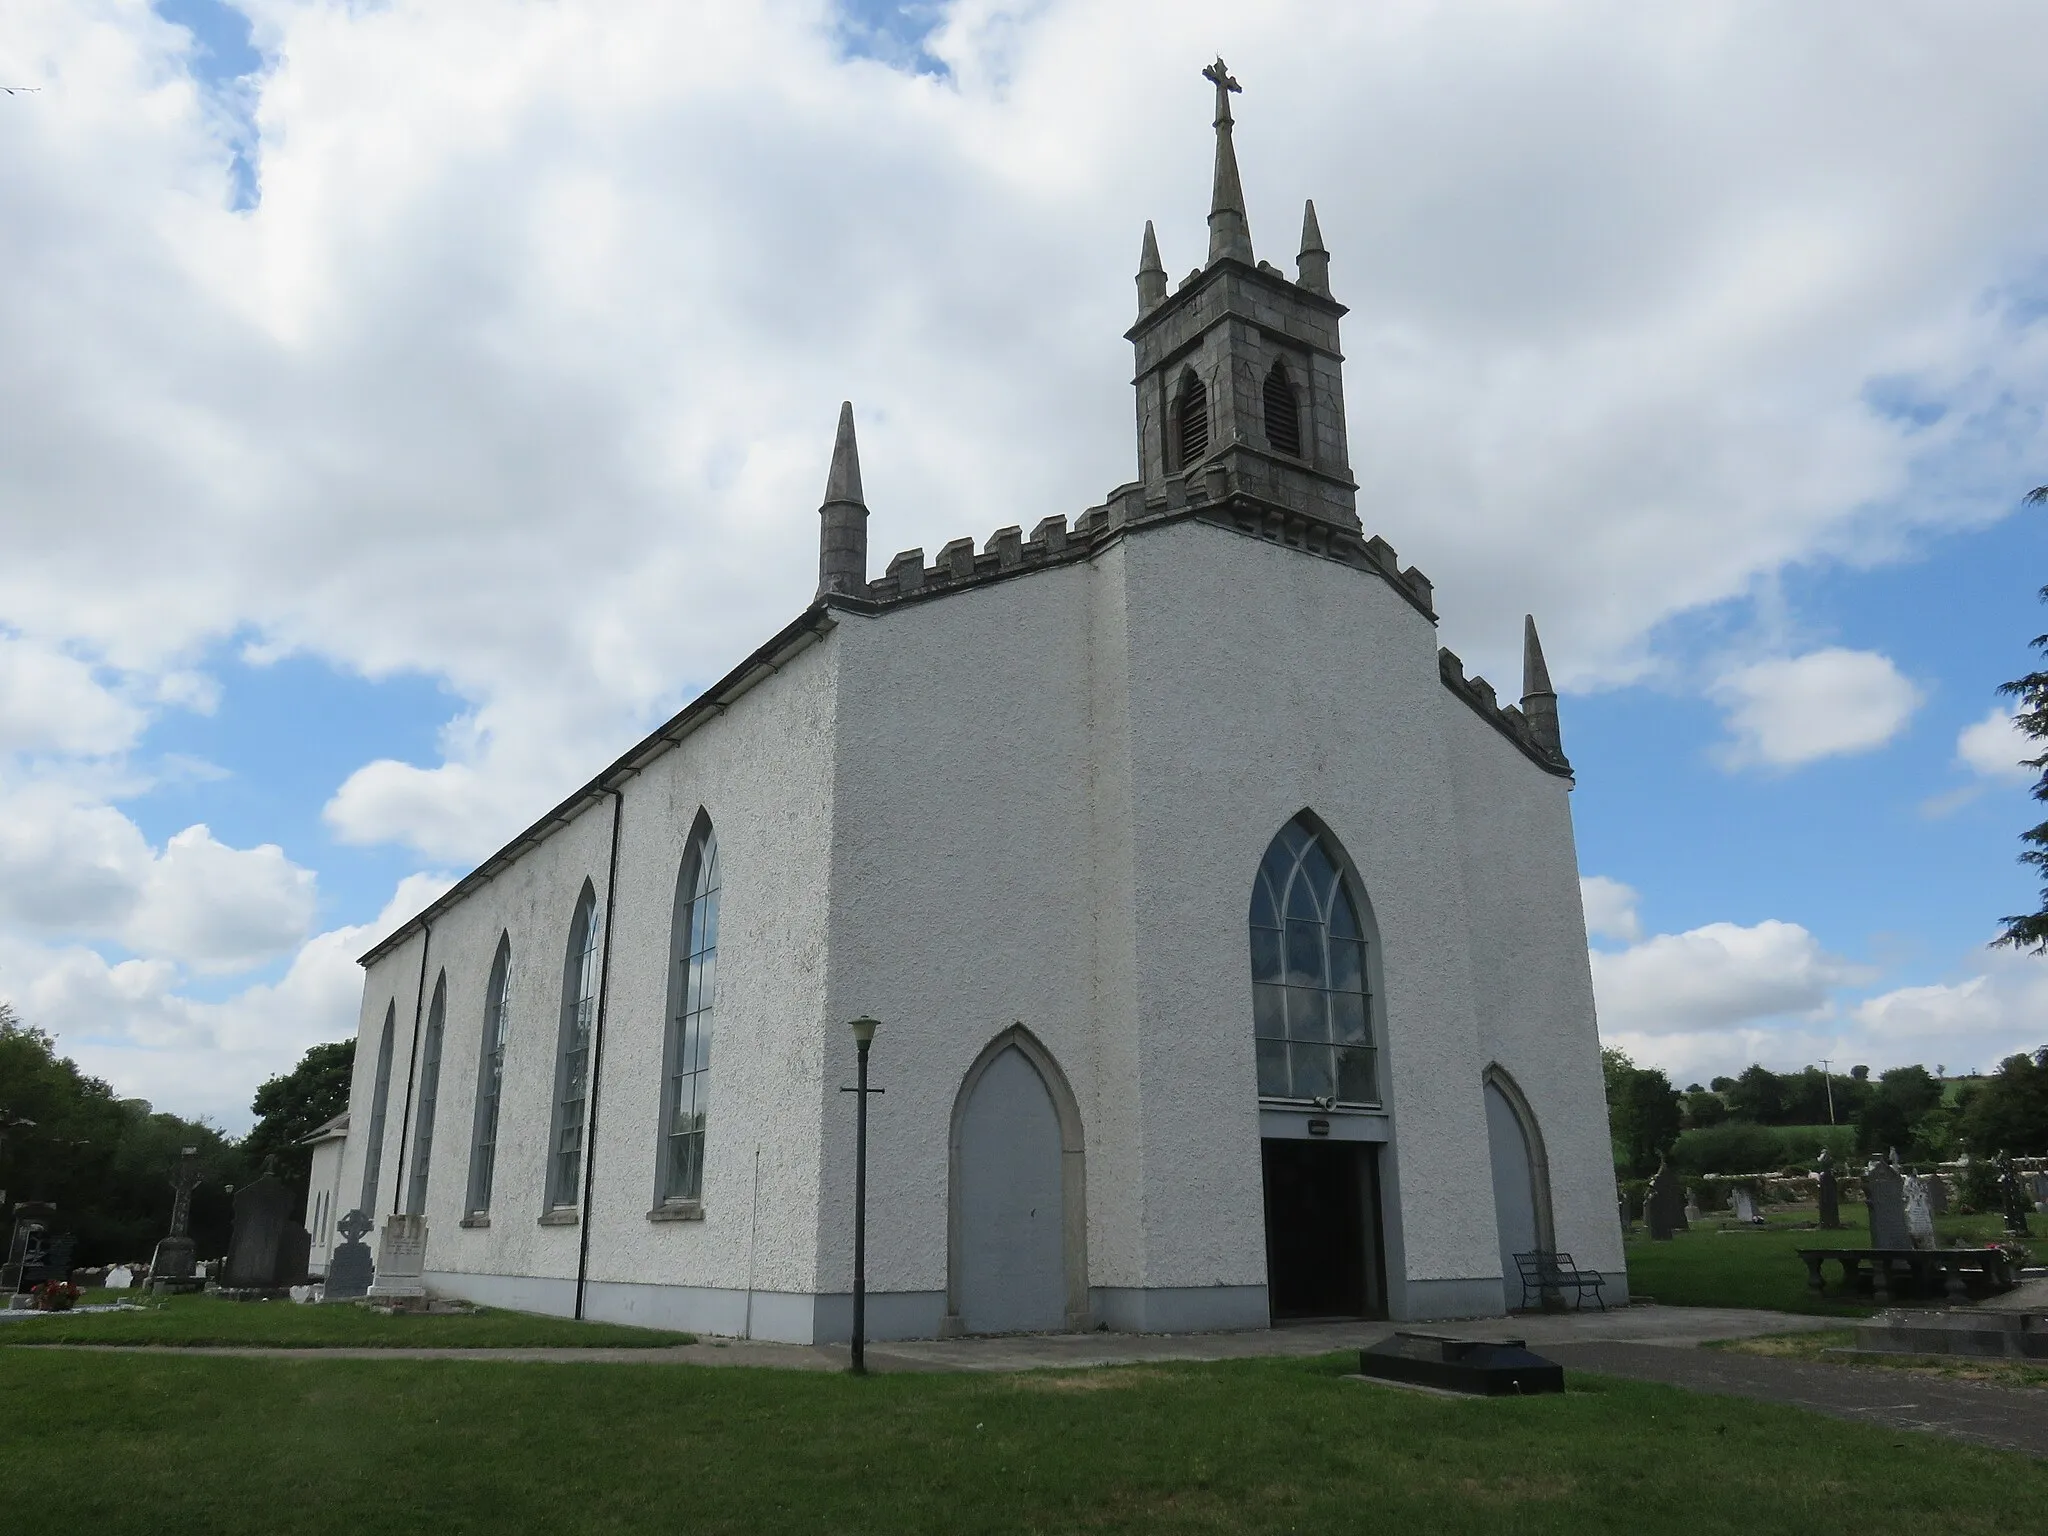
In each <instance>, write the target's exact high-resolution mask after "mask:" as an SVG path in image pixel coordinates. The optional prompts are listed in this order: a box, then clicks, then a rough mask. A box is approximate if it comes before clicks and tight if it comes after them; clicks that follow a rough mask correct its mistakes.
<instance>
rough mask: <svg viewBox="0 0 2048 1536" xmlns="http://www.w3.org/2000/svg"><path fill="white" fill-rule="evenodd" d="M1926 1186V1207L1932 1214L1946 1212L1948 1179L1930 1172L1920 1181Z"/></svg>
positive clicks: (1945, 1213)
mask: <svg viewBox="0 0 2048 1536" xmlns="http://www.w3.org/2000/svg"><path fill="white" fill-rule="evenodd" d="M1920 1182H1921V1183H1922V1184H1923V1185H1925V1186H1926V1188H1927V1209H1928V1211H1929V1212H1931V1213H1932V1214H1933V1215H1936V1216H1946V1215H1947V1214H1948V1180H1947V1179H1944V1178H1943V1177H1942V1176H1941V1175H1940V1174H1938V1173H1930V1174H1928V1175H1927V1177H1926V1178H1924V1179H1922V1180H1921V1181H1920Z"/></svg>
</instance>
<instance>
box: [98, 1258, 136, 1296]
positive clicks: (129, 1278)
mask: <svg viewBox="0 0 2048 1536" xmlns="http://www.w3.org/2000/svg"><path fill="white" fill-rule="evenodd" d="M100 1283H101V1284H102V1285H104V1286H106V1288H107V1289H108V1290H110V1291H125V1290H127V1289H128V1287H129V1286H131V1285H133V1284H134V1283H135V1271H134V1270H132V1269H130V1268H129V1267H128V1266H127V1265H126V1264H116V1265H115V1266H114V1267H113V1268H112V1269H110V1270H108V1271H107V1277H106V1279H105V1280H103V1281H101V1282H100Z"/></svg>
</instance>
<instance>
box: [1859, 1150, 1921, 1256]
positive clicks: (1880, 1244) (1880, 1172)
mask: <svg viewBox="0 0 2048 1536" xmlns="http://www.w3.org/2000/svg"><path fill="white" fill-rule="evenodd" d="M1904 1182H1905V1181H1904V1180H1902V1179H1901V1178H1900V1177H1899V1170H1898V1169H1896V1168H1894V1167H1893V1166H1892V1165H1891V1164H1890V1163H1888V1162H1886V1161H1885V1160H1884V1159H1883V1158H1881V1157H1873V1158H1872V1159H1871V1160H1870V1166H1869V1167H1867V1168H1865V1169H1864V1170H1863V1199H1864V1202H1865V1203H1866V1204H1867V1205H1868V1206H1869V1208H1870V1246H1871V1247H1873V1248H1893V1249H1906V1248H1911V1247H1912V1246H1913V1235H1912V1233H1911V1232H1909V1231H1908V1230H1907V1229H1906V1191H1905V1188H1904Z"/></svg>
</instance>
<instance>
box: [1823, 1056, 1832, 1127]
mask: <svg viewBox="0 0 2048 1536" xmlns="http://www.w3.org/2000/svg"><path fill="white" fill-rule="evenodd" d="M1832 1065H1833V1063H1832V1061H1830V1059H1829V1058H1828V1057H1826V1056H1823V1057H1821V1059H1820V1080H1821V1086H1822V1087H1824V1088H1826V1089H1827V1091H1828V1124H1829V1125H1833V1124H1834V1123H1835V1074H1834V1073H1832V1072H1830V1071H1829V1070H1828V1068H1829V1067H1830V1066H1832Z"/></svg>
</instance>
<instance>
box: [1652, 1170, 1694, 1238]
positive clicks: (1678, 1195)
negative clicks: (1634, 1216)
mask: <svg viewBox="0 0 2048 1536" xmlns="http://www.w3.org/2000/svg"><path fill="white" fill-rule="evenodd" d="M1643 1219H1644V1220H1645V1221H1647V1222H1648V1223H1649V1224H1650V1236H1651V1237H1652V1238H1655V1239H1657V1240H1658V1241H1660V1242H1661V1241H1663V1240H1665V1239H1667V1238H1669V1237H1670V1236H1671V1235H1672V1234H1673V1233H1674V1232H1685V1231H1689V1230H1690V1224H1689V1223H1688V1222H1687V1221H1686V1219H1685V1186H1684V1185H1683V1184H1681V1183H1680V1182H1679V1178H1678V1175H1677V1173H1676V1172H1674V1171H1673V1169H1672V1167H1671V1164H1670V1162H1669V1161H1668V1160H1666V1161H1664V1162H1660V1163H1659V1164H1658V1165H1657V1172H1656V1174H1655V1175H1654V1176H1653V1177H1652V1178H1651V1180H1650V1192H1649V1195H1648V1196H1647V1197H1646V1198H1645V1199H1644V1201H1643Z"/></svg>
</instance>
